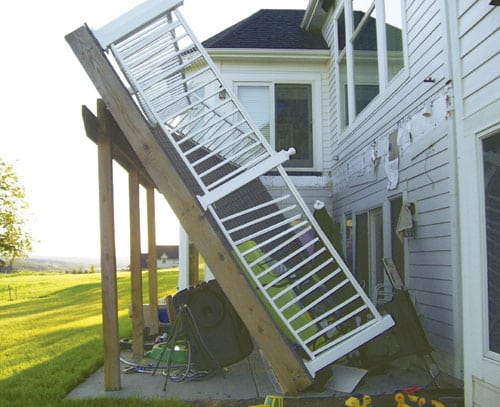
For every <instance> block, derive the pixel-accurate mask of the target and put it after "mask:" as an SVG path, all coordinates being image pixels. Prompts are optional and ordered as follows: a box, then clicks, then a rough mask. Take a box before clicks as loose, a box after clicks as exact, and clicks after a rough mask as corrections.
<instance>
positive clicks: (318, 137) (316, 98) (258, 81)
mask: <svg viewBox="0 0 500 407" xmlns="http://www.w3.org/2000/svg"><path fill="white" fill-rule="evenodd" d="M228 81H231V82H232V87H233V91H234V93H235V94H236V95H237V94H238V86H241V85H244V86H262V85H269V86H270V88H271V93H270V95H271V96H272V99H271V100H272V101H274V86H272V85H274V84H276V83H280V84H304V85H311V92H312V120H313V140H312V141H313V165H312V167H293V168H287V170H288V171H293V172H308V171H317V172H322V171H323V154H322V152H323V128H322V126H323V121H322V103H321V74H319V73H308V72H300V74H297V73H291V72H280V73H259V74H254V73H245V74H238V73H235V74H232V75H228ZM270 104H271V105H272V106H271V109H272V114H271V117H270V125H271V128H272V129H273V130H272V132H271V133H272V134H271V138H272V139H273V138H274V122H275V117H274V102H273V103H270ZM273 142H274V139H273ZM272 147H273V148H275V144H274V145H272Z"/></svg>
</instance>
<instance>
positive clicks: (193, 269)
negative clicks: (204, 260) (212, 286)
mask: <svg viewBox="0 0 500 407" xmlns="http://www.w3.org/2000/svg"><path fill="white" fill-rule="evenodd" d="M188 247H189V248H188V250H189V267H188V285H189V286H195V285H197V284H198V283H199V282H200V253H199V252H198V249H197V248H196V246H195V245H194V244H193V243H192V242H191V241H189V246H188Z"/></svg>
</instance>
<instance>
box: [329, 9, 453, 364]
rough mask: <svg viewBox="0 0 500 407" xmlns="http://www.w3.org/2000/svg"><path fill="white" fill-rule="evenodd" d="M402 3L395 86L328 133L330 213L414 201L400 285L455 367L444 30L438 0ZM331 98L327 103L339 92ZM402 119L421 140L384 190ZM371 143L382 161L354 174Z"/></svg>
mask: <svg viewBox="0 0 500 407" xmlns="http://www.w3.org/2000/svg"><path fill="white" fill-rule="evenodd" d="M403 4H404V6H405V7H404V8H403V10H402V14H403V16H406V20H405V21H403V40H404V41H405V43H404V49H405V50H406V61H407V64H406V65H405V68H404V72H402V73H401V74H400V75H397V80H396V81H394V82H395V83H394V86H392V84H391V86H388V87H387V89H385V90H381V93H380V95H378V96H377V98H376V99H375V100H373V101H372V103H370V105H369V106H367V108H366V109H365V110H364V111H362V112H361V113H360V114H359V115H358V116H357V117H356V119H355V120H354V121H353V122H352V123H351V124H350V125H349V127H347V128H346V129H345V130H343V131H342V133H339V132H336V133H334V138H335V142H334V145H335V147H336V150H335V155H336V156H337V157H338V160H337V161H335V162H334V163H333V169H332V170H333V171H332V172H333V188H334V201H333V208H334V218H335V219H336V220H338V221H340V220H342V219H343V218H344V216H345V215H346V214H352V217H353V218H355V216H356V215H357V214H359V213H362V212H366V211H369V210H372V209H373V208H376V207H379V206H381V205H383V204H385V203H387V202H388V201H389V200H390V199H392V197H394V196H396V195H397V194H401V195H402V197H403V201H404V202H412V203H414V204H415V208H416V216H415V236H414V237H409V238H406V239H405V270H404V274H405V284H406V286H407V288H408V289H409V290H410V292H411V294H412V296H413V298H414V300H415V304H416V307H417V312H418V313H419V314H420V315H421V316H422V321H423V325H424V328H425V330H426V333H427V335H428V337H429V340H430V342H431V344H432V345H433V346H434V347H435V348H436V351H437V352H436V358H437V360H438V361H439V364H440V368H442V369H443V371H446V372H449V373H454V372H457V371H459V370H460V368H461V367H460V366H461V358H460V352H461V349H460V346H461V341H460V338H457V336H456V335H457V332H460V326H459V325H457V324H459V323H460V320H461V315H460V314H459V307H457V304H458V303H459V301H460V300H459V297H457V296H458V293H457V289H456V287H457V278H458V275H457V274H458V273H457V268H456V267H457V260H456V258H457V256H458V253H457V251H456V249H454V242H456V239H457V236H456V234H455V227H454V226H453V225H454V223H455V222H456V220H455V209H454V208H455V203H454V198H453V196H454V178H453V177H454V175H453V171H454V170H453V166H451V165H450V160H452V157H451V155H450V154H451V150H450V140H449V123H448V121H447V118H446V116H447V112H446V107H445V106H444V105H443V103H444V100H445V96H444V94H445V92H446V81H447V79H448V75H447V74H446V71H447V69H448V66H447V60H446V55H447V54H446V53H445V52H444V51H443V49H444V47H445V46H446V40H445V38H444V31H445V30H446V28H445V27H443V21H444V18H443V15H442V14H441V2H440V1H439V0H425V1H420V0H407V1H404V2H403ZM338 12H339V8H338V7H337V9H336V10H333V11H331V12H330V13H329V15H328V20H327V24H326V25H325V26H324V28H323V34H324V36H325V39H326V40H327V41H328V43H329V44H331V45H332V47H333V48H334V47H335V44H334V43H332V41H333V42H334V41H335V37H336V34H335V29H334V24H335V19H336V17H338ZM333 65H334V64H333V63H332V64H331V65H330V69H329V72H330V77H331V80H330V83H335V84H336V86H337V87H338V84H339V82H340V79H339V78H338V77H336V75H337V72H338V71H336V69H335V66H333ZM427 79H430V81H426V80H427ZM335 97H336V98H337V99H334V103H335V100H338V98H339V97H342V96H341V95H336V96H335ZM428 102H433V103H434V105H433V107H432V108H431V110H433V112H432V113H431V117H430V118H426V117H424V116H423V115H422V112H421V110H422V109H423V107H424V106H425V104H426V103H428ZM438 105H439V107H438ZM337 111H338V110H337ZM408 118H413V119H414V121H415V123H416V124H415V128H414V129H413V132H414V136H415V140H416V139H417V137H418V136H421V137H422V139H421V140H423V141H422V144H421V145H420V147H418V146H417V144H418V143H416V142H415V143H413V144H412V146H411V149H413V150H411V149H410V150H408V151H406V152H405V153H404V154H402V155H401V156H400V157H399V171H398V173H399V183H398V187H397V188H396V189H395V190H388V189H387V177H386V176H385V173H384V163H385V162H386V160H387V157H388V155H389V154H388V153H387V150H386V146H387V140H388V137H389V134H390V133H391V132H392V131H394V129H395V128H397V127H398V125H400V124H401V123H402V122H404V121H405V120H407V119H408ZM339 120H342V118H340V119H339ZM425 140H427V141H425ZM373 142H375V144H376V145H377V147H376V149H377V150H378V151H377V154H378V155H379V156H380V160H381V161H380V163H379V164H378V168H377V169H376V171H375V172H374V173H373V174H372V173H371V172H369V171H367V172H366V173H365V175H364V176H363V177H361V178H360V179H359V180H356V177H355V176H353V175H355V174H354V173H355V172H356V171H357V170H356V168H357V169H359V168H361V167H362V166H363V162H364V163H367V162H369V157H370V154H371V145H372V143H373ZM363 160H364V161H363ZM353 180H354V181H353ZM384 222H386V223H387V222H390V219H384ZM389 233H393V231H390V232H389ZM386 237H387V236H385V235H384V238H386ZM392 238H395V235H394V234H393V236H392ZM386 246H387V245H386ZM386 254H390V253H386Z"/></svg>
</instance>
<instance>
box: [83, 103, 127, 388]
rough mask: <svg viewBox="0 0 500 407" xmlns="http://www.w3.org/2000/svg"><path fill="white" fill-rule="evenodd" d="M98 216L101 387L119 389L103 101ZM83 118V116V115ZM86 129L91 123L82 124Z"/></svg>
mask: <svg viewBox="0 0 500 407" xmlns="http://www.w3.org/2000/svg"><path fill="white" fill-rule="evenodd" d="M97 109H98V135H97V139H98V143H97V157H98V173H99V218H100V233H101V287H102V288H101V290H102V325H103V340H104V389H105V390H106V391H116V390H120V388H121V382H120V345H119V332H118V294H117V281H116V250H115V222H114V208H113V159H112V145H111V139H110V138H109V137H107V136H106V128H105V127H106V126H105V120H104V119H103V111H104V109H105V107H104V103H102V101H101V103H98V105H97ZM84 121H85V115H84ZM85 127H86V129H89V128H90V123H89V122H88V121H87V122H86V123H85Z"/></svg>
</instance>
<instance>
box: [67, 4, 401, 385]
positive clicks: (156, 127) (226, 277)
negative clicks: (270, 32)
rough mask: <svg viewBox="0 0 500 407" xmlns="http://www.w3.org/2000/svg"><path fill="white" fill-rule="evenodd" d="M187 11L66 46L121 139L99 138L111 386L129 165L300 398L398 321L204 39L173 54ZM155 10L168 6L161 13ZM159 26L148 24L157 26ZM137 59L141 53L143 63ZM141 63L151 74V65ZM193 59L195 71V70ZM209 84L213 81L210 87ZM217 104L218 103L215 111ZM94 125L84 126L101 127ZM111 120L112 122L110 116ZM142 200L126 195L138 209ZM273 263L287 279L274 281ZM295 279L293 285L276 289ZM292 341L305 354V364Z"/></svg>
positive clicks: (76, 37) (148, 14) (72, 38)
mask: <svg viewBox="0 0 500 407" xmlns="http://www.w3.org/2000/svg"><path fill="white" fill-rule="evenodd" d="M179 3H181V2H180V1H170V2H167V4H166V5H165V4H164V2H157V1H154V0H153V1H150V2H149V3H145V5H146V7H144V8H141V9H140V10H138V11H135V12H134V13H137V14H138V15H139V17H140V18H139V21H140V23H139V26H135V25H134V24H136V22H135V21H133V20H135V18H132V19H131V17H135V14H134V13H132V14H130V13H129V14H127V15H125V16H124V18H123V19H120V20H119V21H118V22H113V23H112V24H110V26H108V27H105V29H104V30H101V31H100V33H99V39H100V40H98V39H97V38H96V36H95V33H93V32H92V31H91V30H90V29H89V28H88V27H86V26H83V27H81V28H79V29H77V30H76V31H74V32H73V33H71V34H69V35H68V36H67V37H66V38H67V41H68V43H69V44H70V46H71V47H72V49H73V51H74V53H75V55H76V56H77V58H78V59H79V60H80V63H81V64H82V66H83V67H84V69H85V70H86V71H87V74H88V75H89V77H90V78H91V80H92V81H93V83H94V85H95V86H96V88H97V90H98V91H99V93H100V94H101V97H102V99H103V102H104V104H105V106H106V108H107V109H108V110H109V112H110V113H111V115H112V116H113V118H114V120H115V121H116V123H117V124H118V127H119V128H120V130H121V134H122V135H123V137H122V136H120V137H118V138H117V139H115V140H114V142H115V144H116V147H117V149H116V151H117V155H116V156H114V154H113V150H114V149H113V137H101V138H98V140H97V142H98V146H99V153H100V159H99V163H100V171H99V173H100V180H101V185H100V190H101V192H102V193H101V231H102V236H101V246H102V249H101V250H102V258H103V260H102V263H103V264H102V269H103V282H104V281H108V285H104V283H103V314H104V324H105V340H106V342H105V347H106V355H107V356H106V363H107V367H108V371H109V372H110V374H109V375H108V376H107V377H108V378H109V382H108V383H107V384H106V386H107V387H109V388H110V389H116V388H117V387H119V371H118V370H117V369H118V366H117V363H116V361H117V350H116V346H117V343H118V338H117V329H116V309H115V308H116V304H114V303H115V302H116V301H115V300H114V298H115V296H116V293H115V292H113V291H114V290H116V287H115V286H114V285H113V283H112V282H109V280H112V279H113V278H114V277H113V274H114V272H115V270H114V269H113V260H112V259H113V256H114V245H113V244H112V242H113V236H112V234H113V230H114V227H113V222H114V221H113V213H112V208H111V206H112V176H110V169H109V168H110V162H111V160H112V159H113V158H116V159H118V160H122V161H123V162H124V163H125V165H124V167H125V168H127V165H128V166H129V168H128V171H129V173H130V174H131V177H130V188H131V191H136V190H137V186H138V184H139V182H141V180H142V182H143V183H145V185H147V186H148V191H150V190H153V189H154V188H156V189H158V190H159V191H160V192H161V193H162V194H163V195H164V196H165V198H166V199H167V200H168V202H169V204H170V206H171V208H172V210H173V211H174V213H175V214H176V216H177V217H178V219H179V222H180V223H181V224H182V226H183V228H184V229H185V230H186V232H187V233H188V235H189V236H190V238H191V240H192V241H193V243H194V244H195V245H196V247H197V248H198V250H199V251H200V253H201V254H202V255H203V257H204V258H205V261H206V262H207V264H208V265H209V266H210V269H211V270H212V272H213V274H214V276H215V277H216V279H217V280H218V282H219V284H220V286H221V288H222V289H223V291H224V292H225V294H226V295H227V297H228V298H229V300H230V301H231V303H232V304H233V306H234V307H235V309H236V310H237V312H238V314H239V315H240V317H241V318H242V320H243V321H244V323H245V325H246V326H247V328H248V330H249V331H250V333H251V334H252V336H253V337H254V339H255V341H256V343H257V344H258V346H259V347H260V348H261V350H262V351H263V353H264V354H265V356H266V358H267V359H268V361H269V363H270V364H271V366H272V368H273V370H274V372H275V374H276V376H277V378H278V380H279V382H280V385H281V387H282V389H283V391H284V392H285V393H288V394H294V393H297V392H300V391H301V390H303V389H305V388H307V387H308V386H309V385H310V384H311V383H312V381H313V378H314V374H315V372H317V371H318V370H320V369H321V368H322V367H324V366H326V365H328V364H329V363H332V362H333V361H334V360H336V359H338V358H339V357H341V356H343V355H345V354H346V353H348V352H350V351H351V350H353V349H355V348H357V347H359V346H360V345H362V344H363V343H365V342H367V341H368V340H370V339H371V338H373V337H375V336H376V335H378V334H380V333H382V332H383V331H385V330H386V329H388V328H390V327H391V326H392V325H393V321H392V319H391V318H390V317H389V316H385V317H382V316H381V315H380V314H379V313H378V311H377V310H376V309H375V307H374V306H373V304H371V302H370V301H369V299H368V298H367V296H366V294H365V293H364V292H363V290H362V289H361V287H360V286H359V284H357V282H356V280H355V279H354V277H353V276H352V275H351V274H350V272H349V270H348V269H347V267H346V265H345V264H344V262H343V260H342V259H341V257H340V256H339V255H338V253H337V252H336V251H335V249H334V248H333V246H332V245H331V242H329V241H328V239H327V238H326V236H325V235H324V233H323V232H322V230H321V229H320V227H319V226H318V224H317V223H316V221H315V220H314V218H313V217H312V216H311V215H310V213H309V212H308V209H307V208H306V207H305V204H304V203H303V201H302V200H301V198H300V197H299V196H298V193H297V191H296V190H294V187H293V185H292V184H291V182H289V180H287V175H286V173H285V171H284V170H283V168H282V167H281V163H282V162H283V161H284V160H286V159H287V153H286V152H281V153H276V152H274V151H272V150H271V149H270V148H269V146H268V145H266V143H265V141H264V139H263V137H262V136H261V135H260V134H259V132H258V130H256V129H255V126H253V125H252V124H250V123H248V121H247V118H246V116H245V114H242V113H241V112H240V110H239V104H238V103H237V102H236V101H235V99H234V97H233V96H231V92H230V91H229V90H227V89H224V87H223V81H222V80H221V79H220V78H219V77H218V76H217V75H218V74H217V72H216V69H215V68H214V66H213V64H211V63H210V61H209V60H208V56H207V55H206V53H204V51H203V49H201V45H199V43H197V42H196V41H194V42H193V43H188V45H187V46H186V47H180V46H179V41H181V40H180V39H179V38H178V37H176V35H177V34H176V32H175V30H176V29H177V28H178V27H181V28H182V29H184V26H183V25H184V23H183V21H182V18H180V17H179V16H177V17H178V20H175V21H174V20H172V19H171V10H170V9H168V7H171V8H172V10H173V9H175V8H176V7H177V6H178V5H179ZM167 6H168V7H167ZM158 7H167V10H166V11H165V10H163V11H162V13H161V15H160V16H157V15H156V14H155V13H156V12H157V11H158V10H157V8H158ZM155 19H156V20H155ZM151 21H153V23H152V25H153V27H152V28H149V26H148V25H149V24H150V23H151ZM144 27H146V28H145V29H144V31H145V35H146V37H147V38H146V39H144V40H143V39H142V38H141V37H140V36H141V33H139V34H137V33H138V32H139V31H141V30H142V29H143V28H144ZM127 35H129V36H131V38H132V39H131V40H130V41H129V40H128V37H127ZM163 36H164V37H165V38H164V37H163ZM189 36H190V33H189V30H185V31H183V32H182V33H181V35H180V37H182V40H183V41H185V39H186V38H188V39H189ZM115 37H116V38H118V40H117V41H118V43H117V44H116V45H112V48H113V49H114V51H116V52H117V53H118V54H117V58H118V60H119V63H121V64H123V66H124V73H125V76H128V78H129V79H128V81H129V84H133V85H134V86H135V87H134V86H133V89H131V90H129V89H127V88H126V85H125V83H126V81H125V82H124V81H123V80H122V79H121V78H120V76H119V75H118V73H117V72H116V71H115V69H114V67H113V66H112V65H111V63H110V59H109V58H108V57H107V56H106V54H105V52H104V51H105V49H106V48H107V46H108V42H109V43H112V42H113V41H114V40H113V38H115ZM124 38H125V39H124ZM137 38H139V39H137ZM122 40H123V41H122ZM155 41H160V42H161V45H160V46H158V45H156V44H155ZM165 41H166V42H165ZM122 42H123V43H122ZM151 44H152V45H151ZM149 46H152V48H153V51H149V49H148V47H149ZM164 49H166V51H165V55H162V54H161V53H162V52H163V50H164ZM136 50H140V54H141V55H139V56H136V55H135V54H134V51H136ZM158 50H160V51H158ZM150 52H154V53H155V54H154V55H155V57H154V60H153V61H149V58H150V57H149V55H151V54H150ZM158 53H159V54H160V55H159V56H158V55H156V54H158ZM122 58H124V59H122ZM126 59H129V61H127V60H126ZM142 61H144V62H145V64H146V65H147V64H148V63H150V62H151V64H152V66H151V67H149V66H146V67H143V66H142V65H141V64H142ZM193 61H201V64H198V65H192V63H193ZM197 63H198V62H197ZM127 64H128V65H127ZM129 67H132V68H133V69H129ZM138 67H139V68H138ZM134 69H139V71H137V72H135V71H134ZM205 74H207V76H208V80H207V81H206V82H205V83H204V82H203V80H204V78H203V77H204V75H205ZM136 76H138V77H140V78H141V80H144V78H146V79H145V80H146V82H147V84H146V85H145V86H146V87H149V89H150V90H151V91H150V92H149V91H144V86H142V84H140V83H138V82H137V81H136ZM190 78H191V79H190ZM192 78H195V80H193V79H192ZM157 80H158V81H157ZM155 81H157V82H155ZM127 86H128V85H127ZM141 89H143V90H141ZM199 91H203V92H201V93H204V95H202V96H197V93H198V92H199ZM148 92H149V94H148ZM161 92H164V93H161ZM221 92H222V93H221ZM205 94H206V95H208V96H206V95H205ZM227 95H229V99H227V101H226V98H227V97H228V96H227ZM148 98H150V99H151V101H150V102H148ZM210 98H214V99H215V100H216V102H215V103H214V104H213V105H212V106H211V105H210V103H209V99H210ZM200 101H201V102H200ZM191 105H192V106H191ZM227 105H230V106H232V107H231V109H232V110H227ZM193 106H194V107H193ZM219 106H220V109H219ZM200 108H201V109H200ZM86 115H87V123H88V125H87V127H89V128H90V127H92V125H91V123H93V120H92V119H91V118H90V115H89V114H88V113H86ZM98 116H99V115H98ZM103 116H105V114H103ZM233 117H238V119H237V121H236V122H234V121H231V118H233ZM103 123H104V126H105V124H106V120H104V121H103ZM186 123H187V124H186ZM193 123H194V124H193ZM94 127H95V126H94ZM88 131H89V129H88ZM105 133H106V132H105V131H104V132H103V134H105ZM207 134H208V136H207ZM234 137H236V138H234ZM241 146H244V147H241ZM270 169H277V171H278V173H279V174H280V176H282V177H283V178H284V179H285V181H286V182H287V184H288V185H289V188H290V193H289V195H287V197H286V199H287V200H288V201H292V204H289V203H286V204H285V203H284V202H283V199H282V200H273V199H272V198H271V197H270V195H269V193H268V192H267V190H266V188H265V187H264V186H263V185H262V183H261V182H260V180H259V177H260V175H262V174H264V173H265V172H267V171H269V170H270ZM110 183H111V185H110ZM136 196H137V193H132V194H131V208H132V207H133V206H134V205H136V200H135V198H134V197H136ZM288 201H287V202H288ZM289 213H291V215H289ZM297 221H298V224H296V222H297ZM137 229H138V219H137V217H136V211H132V210H131V240H134V239H137V238H138V233H136V232H137ZM310 230H312V231H314V233H315V237H314V238H313V239H312V240H310V241H309V242H308V243H302V240H301V239H300V237H304V236H305V234H306V232H308V231H310ZM136 246H138V245H136ZM264 248H265V251H264ZM136 252H137V250H136V251H134V254H133V256H132V259H131V268H132V272H133V274H132V277H133V279H136V278H138V277H137V274H138V273H137V272H135V273H134V270H136V269H137V268H138V265H137V264H136V263H137V253H136ZM271 257H272V258H274V259H277V261H276V262H275V263H274V265H273V266H270V267H269V266H267V265H265V261H264V260H268V259H269V258H271ZM278 267H281V269H283V270H286V271H283V272H280V273H273V272H271V271H272V270H273V269H276V270H277V268H278ZM296 276H298V277H296ZM288 277H290V278H291V277H294V278H295V279H296V280H295V281H294V282H293V283H289V284H288V286H287V287H286V288H285V289H283V288H279V289H278V288H277V287H283V282H284V281H285V279H288ZM137 286H140V284H139V283H137V284H136V287H137ZM133 287H134V282H133ZM136 289H137V288H136ZM139 305H140V304H133V306H134V307H136V308H138V307H139ZM134 324H136V325H137V326H134V331H135V332H139V331H140V328H141V326H140V321H135V322H134ZM115 342H116V345H115ZM296 345H298V346H299V347H300V349H301V351H302V352H301V353H302V354H305V357H299V356H298V353H297V352H296V351H295V349H294V348H295V346H296ZM116 377H118V379H116Z"/></svg>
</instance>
